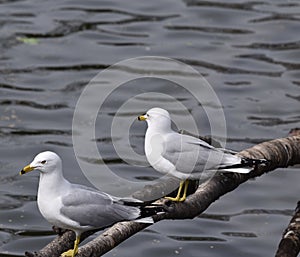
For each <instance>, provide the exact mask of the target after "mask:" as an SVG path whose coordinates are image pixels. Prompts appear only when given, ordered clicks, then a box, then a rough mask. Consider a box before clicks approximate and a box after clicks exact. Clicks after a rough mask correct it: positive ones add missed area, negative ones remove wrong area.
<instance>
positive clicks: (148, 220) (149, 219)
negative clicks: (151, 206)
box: [134, 217, 154, 224]
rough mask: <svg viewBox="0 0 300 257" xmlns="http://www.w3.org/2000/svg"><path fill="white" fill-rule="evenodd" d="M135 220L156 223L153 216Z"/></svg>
mask: <svg viewBox="0 0 300 257" xmlns="http://www.w3.org/2000/svg"><path fill="white" fill-rule="evenodd" d="M134 222H138V223H148V224H152V223H154V220H153V218H152V217H146V218H141V219H137V220H134Z"/></svg>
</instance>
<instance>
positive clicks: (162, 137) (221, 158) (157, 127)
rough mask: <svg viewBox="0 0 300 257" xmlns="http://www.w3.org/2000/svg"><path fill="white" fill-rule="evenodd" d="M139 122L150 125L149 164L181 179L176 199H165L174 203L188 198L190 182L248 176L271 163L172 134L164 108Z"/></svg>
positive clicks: (148, 139)
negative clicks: (219, 174) (224, 174)
mask: <svg viewBox="0 0 300 257" xmlns="http://www.w3.org/2000/svg"><path fill="white" fill-rule="evenodd" d="M138 120H140V121H146V122H147V125H148V128H147V131H146V134H145V145H144V149H145V154H146V158H147V160H148V162H149V163H150V165H151V166H152V167H153V168H154V169H155V170H156V171H158V172H160V173H162V174H170V175H171V176H173V177H177V178H179V179H180V180H181V181H180V185H179V189H178V192H177V196H176V197H175V198H173V197H166V198H167V199H170V200H171V201H175V202H181V201H184V200H185V199H186V193H187V189H188V184H189V179H200V178H201V176H202V178H203V177H204V178H205V176H207V177H211V176H212V175H213V174H215V172H216V171H221V172H237V173H249V172H250V171H251V170H253V169H254V167H256V166H257V165H260V164H262V165H265V164H266V163H267V162H268V161H267V160H265V159H250V158H244V157H240V156H238V155H235V153H233V151H230V150H226V149H223V148H215V147H213V146H211V145H210V144H208V143H206V142H205V141H203V140H201V139H199V138H196V137H193V136H190V135H183V134H179V133H177V132H175V131H173V130H172V129H171V118H170V114H169V112H168V111H166V110H164V109H162V108H157V107H156V108H152V109H150V110H148V111H147V112H146V113H145V114H143V115H141V116H139V117H138ZM207 177H206V178H207ZM183 187H184V190H183V195H182V196H181V192H182V189H183Z"/></svg>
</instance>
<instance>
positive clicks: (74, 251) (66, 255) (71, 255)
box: [61, 236, 80, 257]
mask: <svg viewBox="0 0 300 257" xmlns="http://www.w3.org/2000/svg"><path fill="white" fill-rule="evenodd" d="M79 242H80V236H77V237H76V239H75V242H74V248H73V249H71V250H69V251H66V252H64V253H62V254H61V257H75V255H76V254H77V252H78V245H79Z"/></svg>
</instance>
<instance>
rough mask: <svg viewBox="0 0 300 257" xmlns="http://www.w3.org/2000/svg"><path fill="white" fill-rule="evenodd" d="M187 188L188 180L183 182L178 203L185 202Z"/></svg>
mask: <svg viewBox="0 0 300 257" xmlns="http://www.w3.org/2000/svg"><path fill="white" fill-rule="evenodd" d="M188 187H189V180H188V179H187V180H186V181H185V182H184V191H183V196H182V197H181V198H180V199H179V202H183V201H185V199H186V193H187V190H188Z"/></svg>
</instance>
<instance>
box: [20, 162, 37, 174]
mask: <svg viewBox="0 0 300 257" xmlns="http://www.w3.org/2000/svg"><path fill="white" fill-rule="evenodd" d="M32 170H34V167H31V166H30V164H29V165H27V166H25V167H24V168H23V169H22V170H21V171H20V175H23V174H25V173H27V172H30V171H32Z"/></svg>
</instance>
